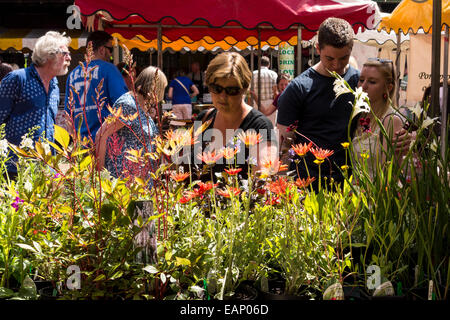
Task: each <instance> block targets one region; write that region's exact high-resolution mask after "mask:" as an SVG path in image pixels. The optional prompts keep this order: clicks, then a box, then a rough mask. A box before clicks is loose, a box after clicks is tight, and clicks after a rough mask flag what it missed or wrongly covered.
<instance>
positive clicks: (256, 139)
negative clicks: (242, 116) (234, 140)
mask: <svg viewBox="0 0 450 320" xmlns="http://www.w3.org/2000/svg"><path fill="white" fill-rule="evenodd" d="M237 137H238V138H239V139H240V140H241V141H242V142H244V143H245V145H246V146H254V145H257V144H258V143H260V142H261V141H262V136H261V134H260V133H256V131H254V130H247V131H246V132H241V133H239V134H238V136H237Z"/></svg>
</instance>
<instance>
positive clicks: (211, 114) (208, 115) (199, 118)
mask: <svg viewBox="0 0 450 320" xmlns="http://www.w3.org/2000/svg"><path fill="white" fill-rule="evenodd" d="M216 112H217V109H216V108H209V109H204V110H202V111H200V113H199V114H198V115H197V117H196V118H195V121H203V118H205V116H206V118H205V119H204V120H208V119H211V118H212V117H214V116H215V114H216Z"/></svg>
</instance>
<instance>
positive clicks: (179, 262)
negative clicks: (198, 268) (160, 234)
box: [175, 257, 191, 266]
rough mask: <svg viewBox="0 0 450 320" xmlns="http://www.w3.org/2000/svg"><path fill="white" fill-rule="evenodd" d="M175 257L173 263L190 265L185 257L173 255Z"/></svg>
mask: <svg viewBox="0 0 450 320" xmlns="http://www.w3.org/2000/svg"><path fill="white" fill-rule="evenodd" d="M175 259H176V262H175V265H177V266H190V265H191V262H190V261H189V260H188V259H186V258H180V257H175Z"/></svg>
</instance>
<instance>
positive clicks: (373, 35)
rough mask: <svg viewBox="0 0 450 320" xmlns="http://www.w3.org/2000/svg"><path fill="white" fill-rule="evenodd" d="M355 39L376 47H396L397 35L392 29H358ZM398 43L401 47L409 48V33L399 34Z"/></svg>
mask: <svg viewBox="0 0 450 320" xmlns="http://www.w3.org/2000/svg"><path fill="white" fill-rule="evenodd" d="M355 40H356V41H358V42H360V43H362V44H365V45H368V46H374V47H378V48H396V47H397V35H396V33H395V32H394V30H391V32H389V33H388V32H386V31H385V30H381V31H377V30H364V31H363V30H359V31H358V32H357V33H356V34H355ZM400 44H401V48H402V50H403V49H407V48H409V35H408V34H406V35H404V34H401V35H400Z"/></svg>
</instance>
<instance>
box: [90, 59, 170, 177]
mask: <svg viewBox="0 0 450 320" xmlns="http://www.w3.org/2000/svg"><path fill="white" fill-rule="evenodd" d="M134 86H135V91H136V97H135V96H134V93H133V92H132V91H129V92H127V93H125V94H123V95H122V96H120V97H119V98H118V99H117V101H116V102H115V103H114V106H113V107H112V109H113V110H114V111H115V112H117V113H120V114H121V116H119V118H114V119H113V120H112V121H105V122H103V124H102V126H101V127H100V129H99V131H98V132H97V135H96V139H95V141H96V148H97V156H98V167H99V168H100V169H102V168H103V167H106V169H108V171H109V172H110V173H111V174H112V175H113V176H114V177H122V178H124V177H127V176H139V177H147V176H148V173H149V171H150V169H151V168H150V167H149V166H150V165H151V163H148V164H147V167H145V168H142V167H140V166H139V165H137V164H135V163H133V162H131V161H129V160H127V159H126V155H127V153H126V150H129V149H134V150H140V149H142V153H143V154H144V153H145V152H149V151H151V150H152V149H151V141H152V139H153V137H154V136H155V135H156V134H157V131H158V130H157V128H156V126H155V123H154V122H153V120H152V118H151V112H152V109H153V108H156V107H157V104H158V102H159V101H161V100H162V99H163V97H164V89H165V88H166V86H167V78H166V76H165V75H164V73H163V72H162V71H161V70H160V69H158V68H156V67H152V66H150V67H147V68H146V69H144V70H143V71H142V72H141V73H140V74H139V76H138V77H137V79H136V81H135V84H134ZM120 111H121V112H120Z"/></svg>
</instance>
